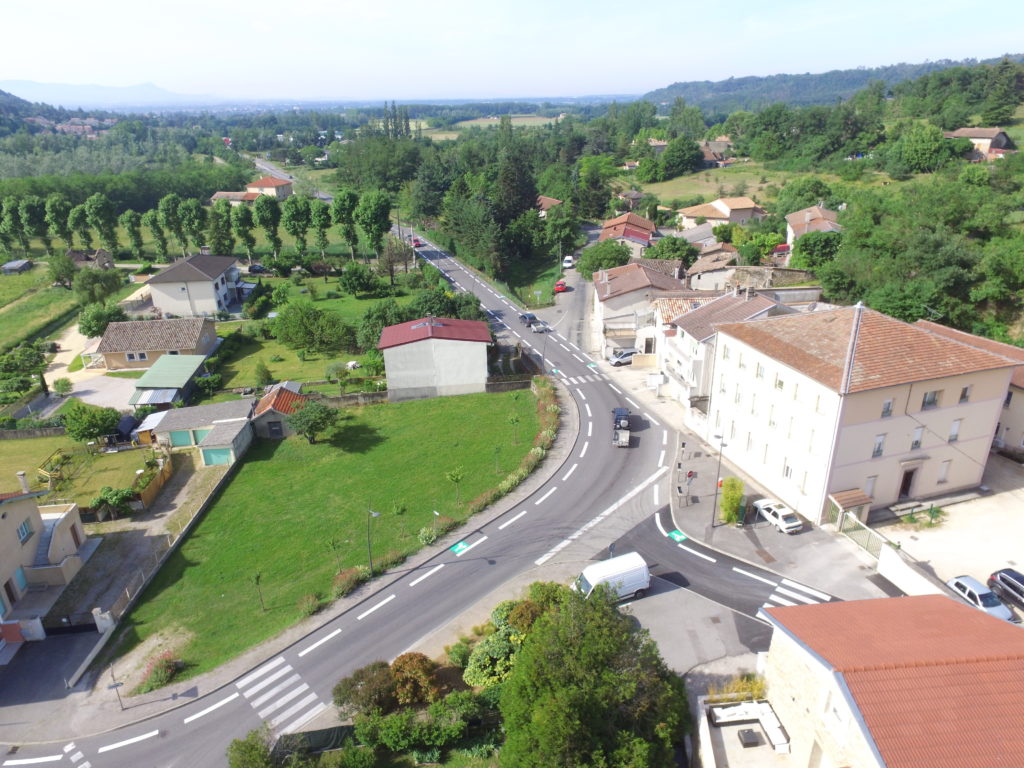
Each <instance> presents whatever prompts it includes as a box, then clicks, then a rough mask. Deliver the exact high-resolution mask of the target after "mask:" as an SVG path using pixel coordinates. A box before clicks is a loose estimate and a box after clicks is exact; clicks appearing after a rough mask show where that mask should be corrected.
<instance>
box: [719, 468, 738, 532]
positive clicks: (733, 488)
mask: <svg viewBox="0 0 1024 768" xmlns="http://www.w3.org/2000/svg"><path fill="white" fill-rule="evenodd" d="M742 504H743V481H742V480H740V479H739V478H738V477H727V478H725V480H723V481H722V503H721V510H722V521H723V522H725V523H726V524H728V525H735V524H736V523H738V522H739V521H740V517H741V505H742Z"/></svg>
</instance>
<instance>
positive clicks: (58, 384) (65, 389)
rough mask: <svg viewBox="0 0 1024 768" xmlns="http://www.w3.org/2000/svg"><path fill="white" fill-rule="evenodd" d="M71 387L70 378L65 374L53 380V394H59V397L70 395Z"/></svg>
mask: <svg viewBox="0 0 1024 768" xmlns="http://www.w3.org/2000/svg"><path fill="white" fill-rule="evenodd" d="M73 388H74V385H73V384H72V383H71V379H69V378H67V377H66V376H62V377H61V378H59V379H56V380H55V381H54V382H53V391H54V394H57V395H60V396H61V397H66V396H67V395H70V394H71V390H72V389H73Z"/></svg>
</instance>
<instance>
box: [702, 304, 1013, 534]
mask: <svg viewBox="0 0 1024 768" xmlns="http://www.w3.org/2000/svg"><path fill="white" fill-rule="evenodd" d="M717 330H718V340H717V343H716V345H715V350H714V358H713V361H712V363H711V365H712V371H713V372H712V381H711V399H710V403H709V409H708V422H707V427H706V431H705V432H704V438H705V439H706V440H707V441H708V443H709V444H712V445H714V446H719V445H721V446H722V450H723V456H725V458H727V459H728V460H730V461H731V462H733V463H734V464H735V465H737V466H739V467H742V468H743V471H744V472H745V473H747V474H748V475H750V476H751V477H753V478H754V479H755V480H756V481H757V482H758V483H759V484H760V485H762V486H763V487H765V488H767V489H768V490H769V492H770V493H771V494H772V495H774V496H777V497H778V498H779V499H781V500H782V501H783V502H784V503H786V504H788V505H789V506H790V507H792V508H793V509H794V510H796V511H797V512H799V513H800V514H801V515H803V516H804V517H805V518H807V519H809V520H810V521H812V522H814V523H820V522H822V521H825V520H831V519H834V518H835V516H836V515H838V513H839V512H840V511H842V510H846V511H850V512H852V513H853V514H855V515H857V516H858V517H860V518H861V519H866V518H867V516H868V513H869V511H870V510H871V509H879V508H882V507H888V506H890V505H893V504H897V503H900V502H911V501H918V500H921V499H927V498H929V497H934V496H937V495H940V494H950V493H955V492H956V491H958V490H962V489H967V488H973V487H976V486H977V485H978V484H979V483H980V482H981V476H982V473H983V471H984V469H985V464H986V462H987V460H988V456H989V449H990V447H991V445H992V439H993V435H994V433H995V430H996V426H997V424H999V422H1000V419H1001V417H1002V414H1003V403H1004V401H1005V399H1006V393H1007V390H1008V387H1009V384H1010V376H1011V374H1012V373H1013V371H1014V369H1015V368H1016V367H1017V365H1018V364H1019V363H1018V362H1017V361H1014V360H1010V359H1009V358H1007V357H1004V356H1002V355H998V354H994V353H992V352H988V351H986V350H982V349H979V348H977V347H975V346H972V345H969V344H964V343H962V342H959V341H955V340H953V339H951V338H949V337H947V336H945V335H941V334H938V333H934V332H931V331H929V330H926V329H924V328H921V327H919V326H914V325H910V324H908V323H904V322H901V321H899V320H895V319H893V318H891V317H888V316H886V315H883V314H881V313H880V312H875V311H874V310H870V309H867V308H865V307H863V306H861V305H857V306H854V307H843V308H840V309H834V310H826V311H821V312H813V313H809V314H808V313H798V314H794V315H780V316H776V317H767V318H764V319H759V320H751V321H747V322H740V323H727V324H721V325H718V326H717Z"/></svg>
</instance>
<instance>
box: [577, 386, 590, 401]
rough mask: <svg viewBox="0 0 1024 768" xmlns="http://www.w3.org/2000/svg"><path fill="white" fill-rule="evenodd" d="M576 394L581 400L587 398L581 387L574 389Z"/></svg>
mask: <svg viewBox="0 0 1024 768" xmlns="http://www.w3.org/2000/svg"><path fill="white" fill-rule="evenodd" d="M576 394H577V395H579V396H580V399H581V400H586V399H587V396H586V395H584V394H583V390H582V389H577V390H576Z"/></svg>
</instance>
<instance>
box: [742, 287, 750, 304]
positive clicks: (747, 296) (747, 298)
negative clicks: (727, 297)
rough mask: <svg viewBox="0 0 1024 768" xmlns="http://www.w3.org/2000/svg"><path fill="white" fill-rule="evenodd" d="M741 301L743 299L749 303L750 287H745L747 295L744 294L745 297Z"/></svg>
mask: <svg viewBox="0 0 1024 768" xmlns="http://www.w3.org/2000/svg"><path fill="white" fill-rule="evenodd" d="M743 299H744V300H745V301H750V299H751V295H750V286H749V285H748V286H747V293H746V295H745V296H744V297H743Z"/></svg>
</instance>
